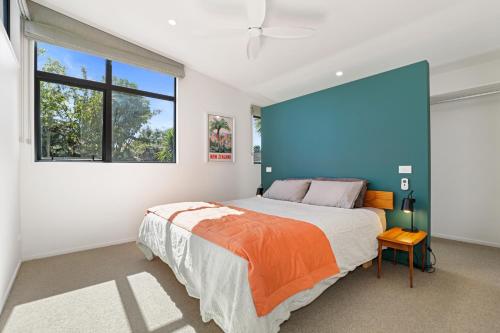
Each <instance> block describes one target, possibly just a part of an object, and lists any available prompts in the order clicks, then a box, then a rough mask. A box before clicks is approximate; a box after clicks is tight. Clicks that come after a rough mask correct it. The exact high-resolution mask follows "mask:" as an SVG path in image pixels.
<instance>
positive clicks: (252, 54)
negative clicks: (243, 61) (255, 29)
mask: <svg viewBox="0 0 500 333" xmlns="http://www.w3.org/2000/svg"><path fill="white" fill-rule="evenodd" d="M259 51H260V36H254V37H249V38H248V43H247V57H248V59H250V60H253V59H256V58H257V55H258V54H259Z"/></svg>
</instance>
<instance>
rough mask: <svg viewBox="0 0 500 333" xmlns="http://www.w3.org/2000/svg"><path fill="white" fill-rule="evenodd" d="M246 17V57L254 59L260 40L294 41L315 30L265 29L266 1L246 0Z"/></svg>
mask: <svg viewBox="0 0 500 333" xmlns="http://www.w3.org/2000/svg"><path fill="white" fill-rule="evenodd" d="M246 5H247V16H248V42H247V57H248V59H256V58H257V56H258V54H259V51H260V48H261V38H262V36H264V37H270V38H281V39H296V38H306V37H309V36H311V35H312V34H313V33H314V32H315V30H314V29H312V28H305V27H265V26H263V24H264V20H265V18H266V0H246Z"/></svg>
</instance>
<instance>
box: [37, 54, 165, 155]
mask: <svg viewBox="0 0 500 333" xmlns="http://www.w3.org/2000/svg"><path fill="white" fill-rule="evenodd" d="M42 52H44V50H43V49H39V54H41V53H42ZM42 70H43V71H46V72H50V73H56V74H60V75H66V68H65V66H63V65H62V64H61V63H60V62H59V61H57V60H53V59H51V58H48V60H47V62H46V63H45V64H44V66H43V68H42ZM81 72H82V77H83V78H84V79H85V78H87V70H86V68H85V67H82V68H81ZM113 83H114V84H116V85H120V86H124V87H130V88H137V85H136V84H135V83H133V82H129V81H128V80H124V79H120V78H116V77H114V78H113ZM103 98H104V96H103V93H102V92H100V91H96V90H90V89H82V88H76V87H71V86H67V85H62V84H56V83H49V82H43V81H42V82H41V83H40V103H41V107H40V122H41V137H42V140H41V141H42V157H43V158H50V157H56V158H57V157H60V158H72V159H75V158H76V159H93V158H95V159H101V157H102V132H103ZM112 98H113V101H112V105H113V109H112V121H113V123H112V126H113V138H112V158H113V160H117V161H165V162H172V161H173V160H174V144H175V138H174V136H173V129H168V130H167V131H162V130H159V129H152V128H151V127H150V126H149V125H148V122H149V121H150V120H151V118H152V117H153V116H155V115H157V114H158V113H159V112H160V110H152V109H151V106H150V101H149V99H148V98H146V97H143V96H138V95H132V94H124V93H117V92H115V93H113V96H112Z"/></svg>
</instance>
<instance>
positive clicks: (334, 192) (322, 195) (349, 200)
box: [302, 180, 363, 208]
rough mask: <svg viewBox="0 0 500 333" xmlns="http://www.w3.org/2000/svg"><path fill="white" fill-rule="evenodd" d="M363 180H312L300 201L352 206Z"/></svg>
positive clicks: (343, 206) (313, 203) (321, 204)
mask: <svg viewBox="0 0 500 333" xmlns="http://www.w3.org/2000/svg"><path fill="white" fill-rule="evenodd" d="M362 187H363V182H362V181H359V182H342V181H333V180H332V181H327V182H326V181H321V180H313V181H312V182H311V186H310V187H309V191H307V194H306V196H305V197H304V199H303V200H302V203H306V204H310V205H318V206H333V207H339V208H353V207H354V202H355V201H356V198H357V197H358V195H359V192H360V191H361V188H362Z"/></svg>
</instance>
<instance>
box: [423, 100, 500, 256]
mask: <svg viewBox="0 0 500 333" xmlns="http://www.w3.org/2000/svg"><path fill="white" fill-rule="evenodd" d="M431 142H432V144H431V145H432V147H431V148H432V149H431V151H432V156H431V172H432V186H431V187H432V189H431V191H432V233H433V235H434V236H438V237H445V238H450V239H457V240H463V241H469V242H474V243H479V244H485V245H494V246H500V210H499V209H498V207H499V204H500V173H499V170H500V94H496V95H489V96H483V97H478V98H473V99H468V100H462V101H455V102H449V103H443V104H437V105H433V106H432V107H431Z"/></svg>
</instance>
